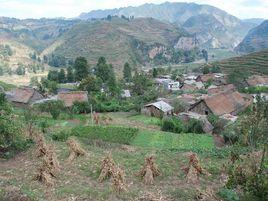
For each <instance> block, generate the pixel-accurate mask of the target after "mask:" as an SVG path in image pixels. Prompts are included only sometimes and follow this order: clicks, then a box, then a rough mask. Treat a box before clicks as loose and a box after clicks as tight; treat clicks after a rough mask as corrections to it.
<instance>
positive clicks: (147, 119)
mask: <svg viewBox="0 0 268 201" xmlns="http://www.w3.org/2000/svg"><path fill="white" fill-rule="evenodd" d="M128 119H130V120H135V121H139V122H142V123H144V124H145V125H156V126H160V125H161V120H160V119H159V118H156V117H148V116H145V115H134V116H130V117H129V118H128Z"/></svg>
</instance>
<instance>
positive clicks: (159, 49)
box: [0, 2, 267, 66]
mask: <svg viewBox="0 0 268 201" xmlns="http://www.w3.org/2000/svg"><path fill="white" fill-rule="evenodd" d="M107 16H110V17H107ZM111 16H118V17H111ZM121 16H123V17H121ZM132 16H133V17H132ZM151 18H154V19H151ZM261 22H262V19H247V20H240V19H238V18H237V17H235V16H232V15H230V14H228V13H226V12H225V11H223V10H220V9H218V8H216V7H213V6H209V5H198V4H195V3H168V2H167V3H163V4H159V5H156V4H144V5H142V6H139V7H126V8H119V9H110V10H96V11H91V12H89V13H82V14H81V15H80V16H79V17H78V18H77V19H72V20H67V19H66V20H64V19H27V20H19V19H15V18H5V17H2V18H0V38H1V43H8V44H11V48H12V45H13V46H14V48H16V49H18V48H24V47H25V46H26V47H27V48H28V50H27V51H28V52H29V51H33V52H37V54H38V55H40V57H41V58H42V57H43V56H44V55H51V54H54V55H60V56H64V57H66V58H68V59H75V58H76V57H77V56H85V57H86V58H87V59H88V60H89V62H90V63H95V62H96V61H97V58H98V57H100V56H105V57H106V58H107V59H108V60H109V62H111V63H113V64H116V65H119V66H122V65H123V63H124V62H126V61H128V62H131V63H133V64H135V65H145V64H148V63H151V62H153V63H154V64H163V63H170V62H171V63H172V62H175V63H178V62H183V61H185V60H187V59H189V58H188V56H189V55H186V56H185V53H187V51H191V50H194V49H195V48H196V47H199V49H203V48H205V49H210V48H224V49H229V50H233V49H234V48H235V47H236V46H237V45H238V44H239V43H240V42H241V41H242V40H243V39H244V37H245V36H246V35H247V33H248V31H249V30H251V29H252V28H254V27H256V26H258V25H259V24H260V23H261ZM264 29H265V30H266V29H267V27H264ZM252 32H254V29H253V30H252V31H250V33H252ZM245 40H246V39H245ZM264 40H266V41H267V39H266V38H264ZM263 48H266V45H264V46H262V45H259V47H258V48H255V49H254V48H253V49H252V50H251V51H255V50H260V49H263ZM236 50H238V51H240V50H242V49H240V48H237V49H236ZM21 51H23V50H21ZM179 51H180V52H179ZM187 54H188V53H187ZM25 55H26V54H25Z"/></svg>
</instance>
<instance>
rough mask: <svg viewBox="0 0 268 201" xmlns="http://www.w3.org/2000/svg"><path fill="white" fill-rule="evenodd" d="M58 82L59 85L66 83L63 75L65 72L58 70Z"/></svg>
mask: <svg viewBox="0 0 268 201" xmlns="http://www.w3.org/2000/svg"><path fill="white" fill-rule="evenodd" d="M58 80H59V83H65V82H66V75H65V70H64V69H60V72H59V73H58Z"/></svg>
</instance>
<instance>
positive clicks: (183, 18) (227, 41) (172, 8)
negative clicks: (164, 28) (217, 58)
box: [79, 2, 255, 48]
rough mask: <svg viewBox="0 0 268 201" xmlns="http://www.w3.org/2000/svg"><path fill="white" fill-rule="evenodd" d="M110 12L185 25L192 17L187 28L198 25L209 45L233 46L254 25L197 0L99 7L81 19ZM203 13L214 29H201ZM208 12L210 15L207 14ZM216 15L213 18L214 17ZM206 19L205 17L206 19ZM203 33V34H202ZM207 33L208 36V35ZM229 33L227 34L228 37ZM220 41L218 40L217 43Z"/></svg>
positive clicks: (109, 13) (101, 16)
mask: <svg viewBox="0 0 268 201" xmlns="http://www.w3.org/2000/svg"><path fill="white" fill-rule="evenodd" d="M107 15H118V16H121V15H124V16H135V17H136V18H138V17H153V18H155V19H158V20H161V21H166V22H170V23H176V24H177V25H179V26H181V25H183V24H184V23H186V22H187V20H189V19H190V18H192V17H193V18H192V19H191V21H192V22H194V21H196V22H194V27H192V28H191V27H190V26H189V23H186V24H187V25H188V26H186V28H187V29H195V28H196V27H197V26H198V25H199V26H198V29H199V31H198V32H197V33H198V34H197V36H198V37H199V38H200V44H204V45H205V46H207V45H209V46H211V47H214V46H215V45H216V47H217V48H219V47H221V46H224V47H227V48H233V47H235V46H237V45H238V43H239V42H240V41H242V39H243V38H244V36H245V35H246V34H247V32H248V30H250V29H251V28H253V27H254V26H255V25H254V24H253V23H248V22H243V21H241V20H240V19H238V18H236V17H234V16H232V15H229V14H228V13H226V12H225V11H223V10H220V9H218V8H216V7H213V6H209V5H199V4H195V3H169V2H166V3H163V4H159V5H156V4H144V5H141V6H138V7H126V8H119V9H110V10H95V11H91V12H89V13H82V14H81V15H80V16H79V18H80V19H93V18H105V17H107ZM199 16H202V17H203V19H204V20H205V21H209V22H210V23H211V24H210V26H209V27H211V28H212V29H210V30H203V31H202V32H201V33H200V29H202V28H203V26H202V23H201V24H200V23H198V22H200V20H199ZM204 16H207V17H205V18H204ZM211 19H213V20H211ZM203 22H204V21H203ZM219 24H221V26H222V27H223V29H224V30H225V31H224V33H221V34H220V36H218V35H219V34H218V32H217V31H214V29H217V27H218V25H219ZM199 35H200V36H199ZM204 36H206V37H204ZM224 36H225V37H224ZM215 40H216V41H219V42H218V44H217V43H215Z"/></svg>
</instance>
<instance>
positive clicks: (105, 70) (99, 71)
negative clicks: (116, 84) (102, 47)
mask: <svg viewBox="0 0 268 201" xmlns="http://www.w3.org/2000/svg"><path fill="white" fill-rule="evenodd" d="M110 71H111V69H110V66H109V65H108V64H107V62H106V59H105V58H104V57H100V58H99V60H98V63H97V66H96V71H95V73H96V76H97V77H99V78H100V79H101V80H102V81H103V82H104V83H105V82H107V80H108V79H109V77H110Z"/></svg>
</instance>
